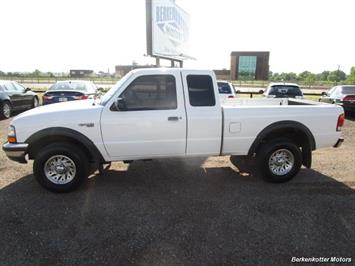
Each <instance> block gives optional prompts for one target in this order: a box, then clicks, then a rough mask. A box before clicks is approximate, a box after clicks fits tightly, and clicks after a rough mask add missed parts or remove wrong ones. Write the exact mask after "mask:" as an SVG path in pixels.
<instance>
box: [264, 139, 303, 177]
mask: <svg viewBox="0 0 355 266" xmlns="http://www.w3.org/2000/svg"><path fill="white" fill-rule="evenodd" d="M257 164H258V170H259V171H260V172H261V175H262V176H263V178H264V179H266V180H267V181H269V182H273V183H282V182H287V181H289V180H290V179H292V178H293V177H294V176H295V175H296V174H297V173H298V172H299V170H300V168H301V166H302V154H301V151H300V149H299V147H297V145H295V144H294V143H293V142H292V141H290V140H287V139H278V140H273V141H270V142H268V143H265V144H264V145H262V146H261V147H260V149H259V152H258V154H257Z"/></svg>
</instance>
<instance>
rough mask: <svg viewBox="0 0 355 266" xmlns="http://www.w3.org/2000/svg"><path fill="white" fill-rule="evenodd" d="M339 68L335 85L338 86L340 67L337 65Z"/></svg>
mask: <svg viewBox="0 0 355 266" xmlns="http://www.w3.org/2000/svg"><path fill="white" fill-rule="evenodd" d="M337 66H338V70H337V76H336V79H335V85H338V77H339V70H340V65H337Z"/></svg>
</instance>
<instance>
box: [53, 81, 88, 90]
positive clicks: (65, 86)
mask: <svg viewBox="0 0 355 266" xmlns="http://www.w3.org/2000/svg"><path fill="white" fill-rule="evenodd" d="M49 90H50V91H87V87H86V84H85V83H84V82H75V81H74V82H71V81H69V82H57V83H56V84H54V85H53V86H52V87H50V88H49Z"/></svg>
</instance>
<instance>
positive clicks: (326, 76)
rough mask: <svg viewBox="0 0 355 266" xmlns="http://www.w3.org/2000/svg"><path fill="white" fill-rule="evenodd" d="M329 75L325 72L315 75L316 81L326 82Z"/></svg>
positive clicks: (328, 72)
mask: <svg viewBox="0 0 355 266" xmlns="http://www.w3.org/2000/svg"><path fill="white" fill-rule="evenodd" d="M329 74H330V71H327V70H325V71H323V72H322V73H320V74H317V79H318V80H322V81H326V80H328V76H329Z"/></svg>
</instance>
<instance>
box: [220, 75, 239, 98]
mask: <svg viewBox="0 0 355 266" xmlns="http://www.w3.org/2000/svg"><path fill="white" fill-rule="evenodd" d="M217 86H218V92H219V99H220V101H221V102H224V101H225V100H226V99H228V98H235V97H236V95H235V90H234V86H233V84H232V83H230V82H228V81H224V80H217Z"/></svg>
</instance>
